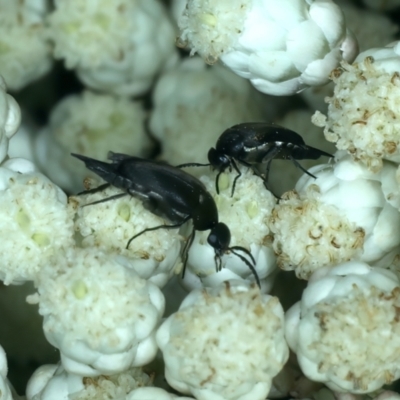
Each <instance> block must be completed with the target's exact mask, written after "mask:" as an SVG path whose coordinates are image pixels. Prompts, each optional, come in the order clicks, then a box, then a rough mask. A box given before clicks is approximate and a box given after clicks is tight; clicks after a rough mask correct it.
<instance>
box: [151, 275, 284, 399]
mask: <svg viewBox="0 0 400 400" xmlns="http://www.w3.org/2000/svg"><path fill="white" fill-rule="evenodd" d="M283 318H284V317H283V309H282V306H281V305H280V303H279V301H278V299H277V298H276V297H272V296H269V295H265V294H261V293H260V291H259V289H258V288H256V287H249V286H247V285H245V284H243V283H239V282H236V283H235V282H231V283H230V284H228V283H226V285H222V286H220V287H216V288H207V289H203V290H194V291H192V292H191V293H190V294H189V295H188V296H187V297H186V299H185V300H184V302H183V303H182V305H181V307H180V309H179V311H178V312H177V313H175V314H173V315H171V316H170V317H169V318H168V319H167V320H166V321H165V322H164V323H163V324H162V325H161V327H160V328H159V329H158V332H157V343H158V345H159V347H160V349H161V351H162V352H163V356H164V361H165V368H166V369H165V377H166V379H167V381H168V383H169V384H170V385H171V386H172V387H173V388H175V389H176V390H178V391H180V392H182V393H190V394H192V395H193V396H194V397H195V398H196V399H198V400H206V399H211V398H212V399H226V400H229V399H236V400H244V399H252V400H264V399H265V398H266V396H267V394H268V392H269V389H270V387H271V381H272V378H273V377H274V376H275V375H277V374H278V372H279V371H280V370H281V369H282V368H283V365H284V364H285V362H286V360H287V358H288V355H289V352H288V348H287V344H286V341H285V339H284V334H283Z"/></svg>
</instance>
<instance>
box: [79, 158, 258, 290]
mask: <svg viewBox="0 0 400 400" xmlns="http://www.w3.org/2000/svg"><path fill="white" fill-rule="evenodd" d="M72 156H74V157H76V158H78V159H80V160H82V161H83V162H84V163H85V165H86V167H87V168H88V169H89V170H91V171H93V172H94V173H96V174H97V175H98V176H100V177H101V178H103V179H104V180H105V181H106V182H107V183H106V184H103V185H101V186H99V187H97V188H94V189H91V190H88V191H86V192H83V194H84V193H94V192H97V191H100V190H102V189H104V188H106V187H107V186H110V185H112V186H114V187H116V188H119V189H122V190H123V191H124V192H122V193H119V194H117V195H114V196H111V197H108V198H106V199H102V200H99V201H96V202H93V203H90V204H98V203H101V202H104V201H108V200H112V199H116V198H120V197H122V196H126V195H131V196H134V197H137V198H139V199H140V200H142V202H143V205H144V207H145V208H146V209H148V210H149V211H151V212H153V213H154V214H156V215H158V216H160V217H163V218H166V219H168V220H169V221H171V225H158V226H154V227H152V228H147V229H144V230H143V231H141V232H140V233H138V234H136V235H135V236H133V237H131V238H130V239H129V241H128V243H127V245H126V248H128V247H129V245H130V243H131V242H132V240H134V239H135V238H137V237H138V236H140V235H142V234H143V233H145V232H149V231H154V230H156V229H173V228H178V227H180V226H181V225H183V224H184V223H185V222H187V221H189V220H190V219H192V220H193V229H192V232H191V234H190V236H189V238H188V240H187V242H186V244H185V246H184V249H183V259H184V262H183V273H182V277H183V276H184V273H185V268H186V263H187V259H188V252H189V249H190V246H191V245H192V243H193V240H194V236H195V232H196V231H206V230H209V229H210V230H211V232H210V234H209V235H208V238H207V242H208V244H209V245H210V246H212V247H213V248H214V250H215V261H216V265H217V271H220V270H221V264H222V261H221V256H222V255H223V254H224V253H226V252H228V251H231V252H232V253H233V254H235V255H236V256H237V257H239V258H240V259H241V260H242V261H243V262H244V263H246V265H247V266H248V267H249V268H250V270H251V272H252V273H253V275H254V278H255V280H256V282H257V285H258V286H259V287H260V280H259V278H258V275H257V272H256V270H255V267H254V265H255V260H254V257H253V256H252V255H251V253H250V252H249V251H248V250H246V249H245V248H244V247H240V246H233V247H229V243H230V240H231V233H230V231H229V228H228V227H227V226H226V225H225V224H224V223H222V222H218V210H217V206H216V204H215V201H214V199H213V198H212V196H211V194H210V193H209V192H208V191H207V190H206V188H205V186H204V185H203V183H202V182H200V181H199V180H198V179H196V178H195V177H193V176H192V175H190V174H188V173H186V172H184V171H182V170H180V169H179V168H176V167H173V166H171V165H168V164H165V163H159V162H155V161H150V160H145V159H142V158H138V157H133V156H128V155H126V154H120V153H112V152H110V153H109V155H108V159H109V160H111V164H109V163H106V162H103V161H99V160H95V159H93V158H89V157H86V156H82V155H79V154H72ZM235 250H239V251H242V252H243V253H245V254H247V255H248V256H249V257H250V259H251V261H252V263H253V264H254V265H253V264H251V263H250V262H249V261H248V260H247V259H246V258H245V257H243V256H242V255H240V254H238V253H237V252H236V251H235Z"/></svg>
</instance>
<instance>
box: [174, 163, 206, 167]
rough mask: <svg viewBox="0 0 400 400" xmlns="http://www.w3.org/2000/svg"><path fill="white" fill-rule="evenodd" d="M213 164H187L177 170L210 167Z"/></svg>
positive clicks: (181, 165)
mask: <svg viewBox="0 0 400 400" xmlns="http://www.w3.org/2000/svg"><path fill="white" fill-rule="evenodd" d="M210 165H211V164H200V163H186V164H179V165H177V166H176V167H175V168H186V167H208V166H210Z"/></svg>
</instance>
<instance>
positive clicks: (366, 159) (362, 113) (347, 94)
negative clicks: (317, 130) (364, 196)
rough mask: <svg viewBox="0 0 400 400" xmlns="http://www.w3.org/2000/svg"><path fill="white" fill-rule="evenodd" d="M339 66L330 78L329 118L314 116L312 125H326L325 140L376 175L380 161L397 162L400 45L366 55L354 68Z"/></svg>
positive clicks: (399, 145)
mask: <svg viewBox="0 0 400 400" xmlns="http://www.w3.org/2000/svg"><path fill="white" fill-rule="evenodd" d="M342 67H343V68H342V69H341V70H337V73H334V74H333V75H332V76H333V80H334V82H335V89H334V94H333V97H331V98H329V99H328V102H329V107H328V114H327V117H324V116H322V115H321V114H320V113H318V112H317V113H316V114H315V116H314V120H313V122H314V123H315V124H316V125H318V126H323V127H324V134H325V137H326V138H327V140H329V141H330V142H334V143H335V144H336V147H337V148H338V149H339V150H346V151H347V152H348V153H350V154H351V155H352V156H353V157H354V158H355V159H356V160H361V161H362V162H363V163H364V164H366V165H367V166H368V168H369V169H370V170H371V171H375V172H377V171H379V170H380V169H381V168H382V165H383V161H382V160H389V161H394V162H396V163H400V139H399V137H398V135H397V131H398V130H399V129H400V122H399V121H398V119H397V114H398V106H399V100H398V99H399V96H398V92H399V87H400V77H399V73H398V71H399V69H400V42H394V43H392V44H390V45H388V46H386V47H384V48H378V49H370V50H367V51H364V52H363V53H361V54H360V55H359V56H358V57H357V59H356V62H355V63H354V64H353V65H349V64H347V63H343V65H342ZM366 83H367V84H366Z"/></svg>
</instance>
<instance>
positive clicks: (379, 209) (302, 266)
mask: <svg viewBox="0 0 400 400" xmlns="http://www.w3.org/2000/svg"><path fill="white" fill-rule="evenodd" d="M338 157H341V158H340V159H339V160H338V161H337V163H336V164H334V165H333V166H331V165H320V166H316V167H313V168H311V170H310V171H311V173H312V174H314V175H315V176H316V177H317V179H314V178H312V177H310V176H308V175H303V177H302V178H300V180H299V182H298V183H297V185H296V191H297V192H288V193H287V194H286V195H285V197H284V199H283V200H282V201H281V202H279V204H278V205H277V206H276V207H275V208H274V210H273V213H272V217H271V220H270V223H271V230H272V232H273V233H274V235H275V236H274V249H275V251H276V253H277V254H278V263H279V265H280V267H281V268H282V269H284V270H293V269H294V270H295V272H296V275H297V276H298V277H300V278H302V279H308V277H309V276H310V274H311V273H312V272H313V271H315V270H316V269H318V268H320V267H323V266H332V265H335V264H338V263H341V262H345V261H349V260H360V261H364V262H368V263H370V264H371V265H374V266H385V267H387V266H389V265H390V263H391V262H392V261H393V260H394V259H395V257H396V254H397V253H399V245H400V240H399V237H400V230H399V226H400V214H399V212H398V210H397V207H396V208H395V207H393V206H392V205H391V204H390V203H389V202H388V201H387V200H386V198H385V197H386V196H388V197H389V193H390V192H391V191H390V189H389V187H385V190H383V184H382V183H381V182H383V179H382V173H379V174H373V173H372V172H370V171H369V170H368V169H367V168H366V167H365V166H364V165H363V164H361V163H357V162H355V161H353V160H352V159H351V157H350V156H348V155H343V154H342V155H340V156H338ZM385 172H386V173H387V174H390V175H391V176H392V179H389V178H387V180H386V181H387V183H389V182H393V181H394V179H393V178H394V176H395V168H386V169H385ZM394 190H395V188H393V187H392V191H394Z"/></svg>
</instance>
